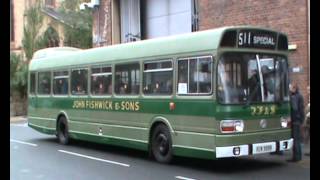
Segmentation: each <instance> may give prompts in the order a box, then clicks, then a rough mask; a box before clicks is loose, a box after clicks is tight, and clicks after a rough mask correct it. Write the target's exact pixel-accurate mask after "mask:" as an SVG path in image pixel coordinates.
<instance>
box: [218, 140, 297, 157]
mask: <svg viewBox="0 0 320 180" xmlns="http://www.w3.org/2000/svg"><path fill="white" fill-rule="evenodd" d="M292 146H293V138H291V139H287V140H280V141H271V142H264V143H255V144H242V145H236V146H224V147H216V158H224V157H238V156H246V155H255V154H262V153H270V152H275V151H284V150H289V149H291V148H292Z"/></svg>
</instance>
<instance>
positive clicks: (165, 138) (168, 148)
mask: <svg viewBox="0 0 320 180" xmlns="http://www.w3.org/2000/svg"><path fill="white" fill-rule="evenodd" d="M151 152H152V155H153V157H154V158H155V159H156V160H157V161H158V162H161V163H169V162H170V161H171V160H172V140H171V135H170V131H169V129H168V127H167V126H165V125H164V124H159V125H158V126H157V127H156V128H155V129H154V130H153V132H152V138H151Z"/></svg>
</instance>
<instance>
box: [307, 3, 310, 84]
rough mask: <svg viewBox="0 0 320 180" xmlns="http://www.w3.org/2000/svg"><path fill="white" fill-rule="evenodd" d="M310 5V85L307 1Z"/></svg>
mask: <svg viewBox="0 0 320 180" xmlns="http://www.w3.org/2000/svg"><path fill="white" fill-rule="evenodd" d="M307 3H308V70H309V75H308V82H309V85H310V0H307Z"/></svg>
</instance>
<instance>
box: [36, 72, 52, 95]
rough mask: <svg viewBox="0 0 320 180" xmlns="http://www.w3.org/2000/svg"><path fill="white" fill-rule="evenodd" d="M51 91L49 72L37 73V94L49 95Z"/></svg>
mask: <svg viewBox="0 0 320 180" xmlns="http://www.w3.org/2000/svg"><path fill="white" fill-rule="evenodd" d="M50 90H51V72H39V73H38V94H42V95H49V94H50Z"/></svg>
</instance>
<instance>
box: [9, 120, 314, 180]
mask: <svg viewBox="0 0 320 180" xmlns="http://www.w3.org/2000/svg"><path fill="white" fill-rule="evenodd" d="M10 122H11V124H10V179H12V180H20V179H23V180H29V179H30V180H31V179H32V180H34V179H46V180H47V179H48V180H50V179H52V180H56V179H59V180H70V179H75V180H85V179H88V180H99V179H101V180H108V179H126V180H127V179H133V180H135V179H137V180H143V179H148V180H149V179H161V180H164V179H185V180H195V179H197V180H200V179H204V180H206V179H208V180H212V179H219V180H221V179H222V180H223V179H272V180H276V179H281V180H286V179H288V180H289V179H290V180H292V179H303V180H306V179H310V156H305V155H304V156H303V160H302V161H300V162H297V163H292V162H287V160H288V159H290V158H291V151H286V152H285V153H284V155H270V154H262V155H257V156H247V157H240V158H229V159H218V160H201V159H191V158H175V160H174V162H173V163H172V164H169V165H168V164H160V163H158V162H156V161H154V160H153V159H150V158H149V157H148V154H147V153H146V152H143V151H136V150H131V149H126V148H120V147H114V146H108V145H100V144H95V143H89V142H83V141H74V142H73V143H72V144H70V145H67V146H63V145H60V144H58V142H57V140H56V137H55V136H48V135H44V134H41V133H39V132H37V131H35V130H33V129H31V128H30V127H28V125H27V120H26V118H25V117H15V118H11V119H10ZM309 147H310V146H309V145H305V146H304V149H303V151H304V153H305V152H310V149H309Z"/></svg>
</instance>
